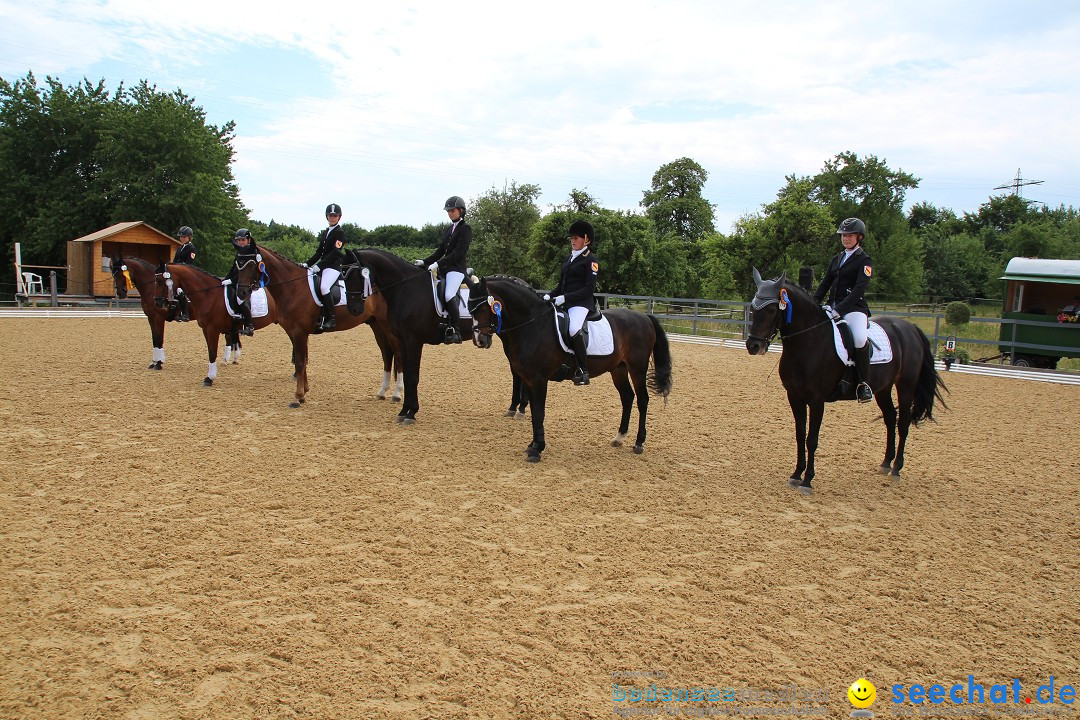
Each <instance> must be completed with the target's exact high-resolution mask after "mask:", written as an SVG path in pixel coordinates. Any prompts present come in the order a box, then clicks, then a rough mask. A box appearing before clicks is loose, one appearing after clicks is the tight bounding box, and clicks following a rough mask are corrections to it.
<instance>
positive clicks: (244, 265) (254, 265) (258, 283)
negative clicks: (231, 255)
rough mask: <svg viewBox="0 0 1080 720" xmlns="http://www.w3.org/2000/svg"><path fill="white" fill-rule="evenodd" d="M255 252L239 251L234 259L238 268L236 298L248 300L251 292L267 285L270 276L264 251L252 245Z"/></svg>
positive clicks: (234, 264) (242, 300)
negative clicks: (264, 260)
mask: <svg viewBox="0 0 1080 720" xmlns="http://www.w3.org/2000/svg"><path fill="white" fill-rule="evenodd" d="M251 248H252V251H253V252H245V253H237V254H236V258H235V259H234V260H233V266H234V267H235V268H236V299H237V300H239V301H240V302H246V301H247V299H248V298H249V297H251V293H253V292H254V291H255V290H257V289H258V288H260V287H264V286H265V285H266V282H267V280H268V279H269V276H268V275H267V274H266V264H265V263H264V262H263V256H262V253H260V252H259V251H258V250H256V249H255V247H254V244H252V246H251Z"/></svg>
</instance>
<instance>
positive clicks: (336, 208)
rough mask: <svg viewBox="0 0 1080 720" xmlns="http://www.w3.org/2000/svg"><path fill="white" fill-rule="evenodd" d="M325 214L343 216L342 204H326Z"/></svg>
mask: <svg viewBox="0 0 1080 720" xmlns="http://www.w3.org/2000/svg"><path fill="white" fill-rule="evenodd" d="M324 214H325V215H331V214H333V215H337V216H339V217H340V216H341V206H340V205H338V204H337V203H330V204H329V205H327V206H326V212H325V213H324Z"/></svg>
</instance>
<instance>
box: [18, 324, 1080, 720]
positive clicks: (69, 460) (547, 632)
mask: <svg viewBox="0 0 1080 720" xmlns="http://www.w3.org/2000/svg"><path fill="white" fill-rule="evenodd" d="M0 340H2V342H0V359H2V362H3V367H5V368H6V369H7V371H8V372H7V376H8V391H7V392H6V393H5V394H4V396H3V398H2V399H0V415H2V417H3V431H2V433H0V717H3V718H98V717H101V718H132V719H137V718H145V719H151V718H266V717H274V718H277V717H282V718H284V717H305V718H542V717H543V718H547V717H559V718H571V717H573V718H580V717H588V718H592V717H596V718H600V717H611V716H613V714H615V713H618V712H624V711H628V710H629V709H638V710H640V709H643V708H645V707H652V708H661V709H665V710H672V711H674V712H676V713H680V714H682V715H683V716H690V715H691V714H692V713H695V712H698V711H702V712H706V711H709V709H710V708H712V709H714V710H716V709H717V708H721V707H727V708H731V707H734V706H753V705H763V706H766V707H780V706H782V705H784V703H779V704H777V703H776V702H775V701H770V702H765V701H764V700H763V698H762V696H761V695H759V696H758V698H757V700H746V701H741V700H740V701H737V702H734V703H732V702H729V703H712V704H708V703H701V702H690V701H685V700H684V701H681V702H670V703H667V704H663V703H660V704H650V703H642V702H637V703H634V702H629V701H619V700H617V695H618V692H619V691H620V690H623V691H626V689H627V688H633V687H637V688H641V687H645V688H647V687H648V686H649V684H650V683H652V682H655V683H656V684H657V685H658V686H660V687H669V688H676V689H678V688H693V687H703V688H711V687H715V688H735V689H736V690H738V691H739V692H743V690H744V689H745V688H757V689H759V690H765V689H776V688H781V687H786V686H790V685H796V686H797V687H798V689H799V692H800V693H801V692H803V691H804V690H805V691H808V692H809V691H817V692H818V700H815V701H812V702H808V703H804V705H807V706H813V707H819V708H823V709H824V711H826V712H827V713H828V714H829V715H830V716H833V717H847V715H848V713H849V712H850V711H851V710H852V707H851V705H850V704H849V702H848V699H847V696H846V690H847V687H848V685H850V684H851V683H852V682H853V681H854V680H855V679H857V678H859V677H860V676H866V677H867V678H868V679H870V680H871V681H872V682H873V683H875V684H876V685H877V687H878V701H877V704H876V705H875V706H874V707H873V710H875V711H876V714H877V715H878V717H881V716H882V715H891V714H893V713H894V708H893V706H892V704H891V703H890V702H889V699H888V698H889V695H890V693H889V688H890V687H891V686H892V685H894V684H897V683H903V684H905V685H906V686H910V685H911V684H914V683H923V684H925V685H927V686H929V685H932V684H934V683H935V682H940V683H944V684H946V685H949V684H951V683H953V682H964V681H966V679H967V676H968V675H973V676H974V677H975V679H976V680H977V681H980V682H982V683H983V684H984V685H986V686H987V687H988V688H989V686H990V685H991V684H992V683H995V682H1011V681H1012V680H1013V679H1019V680H1020V681H1021V683H1022V684H1023V687H1024V688H1025V692H1027V691H1028V689H1030V691H1032V692H1033V691H1034V688H1035V687H1036V686H1037V685H1040V684H1043V683H1045V682H1046V681H1047V680H1048V678H1049V677H1050V676H1051V675H1053V676H1055V677H1056V678H1057V684H1058V687H1059V688H1060V686H1061V685H1062V684H1063V683H1072V684H1073V685H1074V686H1080V660H1078V657H1080V555H1078V550H1080V501H1078V490H1080V480H1078V478H1080V450H1078V447H1080V446H1078V444H1077V443H1078V440H1077V437H1078V428H1080V387H1069V386H1061V385H1049V384H1042V383H1034V382H1023V381H1017V380H1009V379H995V378H983V377H976V376H972V375H960V374H947V375H946V381H947V383H948V386H949V389H950V390H951V394H950V395H949V396H948V397H947V400H948V403H949V405H950V407H951V410H950V411H948V412H940V413H939V418H938V422H937V423H927V424H924V425H923V426H922V427H919V428H917V429H913V430H912V434H911V437H910V439H909V443H908V452H907V467H906V468H905V470H904V473H905V476H904V478H903V479H902V480H900V481H899V482H897V481H894V480H891V479H889V478H887V477H883V476H881V475H879V474H877V472H876V470H877V466H878V465H879V464H880V462H881V460H882V456H883V453H884V430H883V427H884V426H883V424H882V423H881V421H880V419H879V418H878V411H877V408H876V406H873V405H871V406H859V405H856V404H854V403H843V404H836V405H831V406H829V408H828V409H827V411H826V417H825V425H824V428H823V434H822V442H821V447H820V449H819V453H818V466H817V470H818V476H817V479H816V480H815V485H816V486H817V489H816V492H815V494H814V495H813V496H811V497H803V496H801V495H799V494H798V493H796V492H795V491H793V490H792V489H791V488H789V487H788V486H787V484H786V478H787V476H788V474H789V473H790V471H791V469H792V467H793V466H794V462H795V448H794V440H793V430H792V421H791V416H790V411H789V409H788V406H787V402H786V399H785V395H784V392H783V388H782V387H781V385H780V382H779V378H778V377H777V372H776V364H777V362H778V359H779V355H775V354H772V355H768V356H766V357H750V356H749V355H747V354H746V353H745V352H741V351H736V350H729V349H722V348H714V347H704V346H697V345H691V344H686V343H673V345H672V352H673V356H674V383H675V384H674V390H673V392H672V395H671V398H670V402H669V403H668V404H667V407H664V404H663V402H662V401H659V400H655V399H654V401H653V403H652V408H651V410H652V412H651V413H650V418H649V438H648V441H647V442H646V450H645V453H644V454H643V455H640V456H638V455H634V454H633V453H632V452H631V451H630V449H629V447H623V448H613V447H611V446H610V445H609V441H610V439H611V438H612V437H613V436H614V435H615V431H616V427H617V423H618V412H619V411H618V408H619V401H618V395H617V393H616V392H615V390H614V388H613V387H612V385H611V383H610V380H609V379H608V378H607V376H601V377H599V378H594V380H593V384H592V385H590V386H589V387H586V388H575V387H573V386H572V385H570V384H569V383H563V384H561V385H559V386H556V387H553V388H552V390H551V391H550V393H549V409H548V423H547V441H548V449H547V451H546V452H545V453H544V458H543V462H542V463H540V464H539V465H530V464H527V463H526V462H524V455H523V450H524V448H525V446H526V445H527V444H528V442H529V440H530V430H529V424H528V421H527V420H514V419H509V418H505V417H503V416H502V413H503V411H504V410H505V408H506V407H507V405H508V404H509V399H510V376H509V372H508V368H507V363H506V359H505V357H504V356H503V354H502V350H501V347H499V344H498V343H499V341H497V340H496V346H495V347H494V348H492V349H491V350H486V351H482V350H478V349H476V348H474V347H473V346H472V345H470V344H465V345H462V346H459V347H430V346H429V347H428V348H427V349H426V350H425V355H424V362H423V367H422V372H421V381H420V404H421V406H420V413H419V415H418V421H417V423H416V424H415V425H414V426H412V427H402V426H399V425H396V424H395V423H394V422H393V418H394V415H395V414H396V412H397V409H398V407H399V406H397V405H393V404H392V403H391V402H389V401H380V400H377V399H375V392H376V390H377V388H378V385H379V382H380V380H381V367H380V365H379V363H378V352H377V349H376V346H375V343H374V340H373V338H372V335H371V332H370V331H369V330H368V329H367V328H366V327H361V328H358V329H355V330H351V331H348V332H344V333H335V334H331V335H327V336H319V337H314V338H312V343H311V365H310V369H309V375H310V383H311V391H310V393H309V395H308V401H307V403H306V404H305V405H304V406H303V407H302V408H300V409H298V410H293V409H290V408H289V407H288V402H289V400H291V398H292V387H293V383H292V382H291V381H290V378H289V375H290V373H291V366H290V365H289V361H288V359H289V353H290V350H289V345H288V340H287V337H286V336H285V334H284V333H283V332H282V331H280V329H278V328H276V327H271V328H267V329H265V330H261V331H259V332H258V333H257V334H256V336H255V337H254V338H250V339H248V338H245V339H244V344H245V352H244V355H243V357H242V359H241V361H240V364H239V365H235V366H232V365H230V366H226V367H223V368H222V369H221V373H220V375H219V377H218V380H217V382H216V384H215V385H214V387H212V388H204V387H202V385H201V381H202V378H203V377H204V375H205V374H206V350H205V345H204V343H203V341H202V336H201V334H200V333H199V331H198V328H197V326H196V325H195V323H189V324H186V325H177V324H170V325H169V326H168V327H167V330H166V336H165V348H166V353H167V361H166V363H165V369H164V370H163V371H160V372H155V371H150V370H147V369H146V365H147V364H148V363H149V361H150V355H151V353H150V340H149V331H148V328H147V325H146V323H145V321H144V320H142V319H137V320H136V319H130V318H114V319H90V320H74V319H3V320H0ZM632 422H634V423H636V414H635V415H634V418H633V421H632ZM632 427H633V425H632ZM646 671H649V672H656V673H658V675H657V676H656V677H653V678H649V677H648V676H642V675H637V676H622V675H619V674H620V673H642V672H646ZM615 685H617V686H618V687H617V688H616V687H615ZM822 693H826V694H827V698H826V697H825V696H824V695H822ZM787 704H788V705H790V703H787ZM1074 707H1075V706H1074ZM1073 712H1074V713H1075V712H1077V710H1076V709H1074V710H1073Z"/></svg>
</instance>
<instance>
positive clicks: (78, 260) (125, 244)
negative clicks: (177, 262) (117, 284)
mask: <svg viewBox="0 0 1080 720" xmlns="http://www.w3.org/2000/svg"><path fill="white" fill-rule="evenodd" d="M179 245H180V241H179V240H176V239H175V238H172V237H169V236H168V235H166V234H165V233H163V232H161V231H160V230H158V229H157V228H154V227H151V226H150V225H147V224H146V223H144V222H122V223H117V224H115V225H112V226H110V227H107V228H105V229H104V230H98V231H97V232H95V233H91V234H89V235H86V236H84V237H81V238H76V239H74V240H68V243H67V263H68V267H69V268H70V270H69V272H68V279H67V294H68V295H88V296H90V297H112V296H113V295H114V290H113V280H112V273H111V271H110V267H109V261H110V259H111V258H112V257H114V256H116V255H122V256H123V257H131V258H141V259H143V260H146V261H147V262H152V263H154V264H155V265H156V264H157V263H159V262H161V261H165V262H169V261H170V260H172V256H173V253H175V252H176V248H177V247H178V246H179ZM131 292H132V293H133V294H138V291H137V290H132V291H131Z"/></svg>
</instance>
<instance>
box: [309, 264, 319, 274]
mask: <svg viewBox="0 0 1080 720" xmlns="http://www.w3.org/2000/svg"><path fill="white" fill-rule="evenodd" d="M311 272H313V273H317V272H319V266H318V265H312V266H311Z"/></svg>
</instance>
